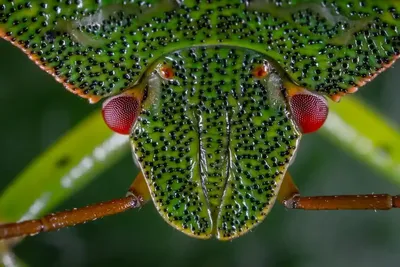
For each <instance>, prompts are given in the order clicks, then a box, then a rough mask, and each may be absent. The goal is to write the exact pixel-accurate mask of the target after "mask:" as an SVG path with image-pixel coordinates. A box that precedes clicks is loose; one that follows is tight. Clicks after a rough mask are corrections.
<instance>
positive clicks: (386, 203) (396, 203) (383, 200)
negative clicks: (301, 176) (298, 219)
mask: <svg viewBox="0 0 400 267" xmlns="http://www.w3.org/2000/svg"><path fill="white" fill-rule="evenodd" d="M278 200H279V201H280V202H281V203H282V204H283V205H284V206H285V207H286V208H288V209H303V210H389V209H392V208H400V196H391V195H388V194H369V195H337V196H311V197H302V196H300V193H299V190H298V189H297V187H296V185H295V184H294V182H293V180H292V177H291V176H290V174H289V172H286V174H285V177H284V180H283V182H282V185H281V190H280V191H279V194H278Z"/></svg>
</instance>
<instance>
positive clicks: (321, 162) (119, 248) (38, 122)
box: [0, 40, 400, 267]
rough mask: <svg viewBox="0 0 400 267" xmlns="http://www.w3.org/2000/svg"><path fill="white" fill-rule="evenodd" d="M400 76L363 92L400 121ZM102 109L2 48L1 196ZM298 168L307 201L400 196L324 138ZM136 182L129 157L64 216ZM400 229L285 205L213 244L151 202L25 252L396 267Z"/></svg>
mask: <svg viewBox="0 0 400 267" xmlns="http://www.w3.org/2000/svg"><path fill="white" fill-rule="evenodd" d="M399 74H400V65H398V66H397V67H396V65H395V67H394V68H391V69H390V70H389V71H387V72H385V73H383V74H382V75H380V76H379V77H378V78H377V79H376V80H374V81H373V82H372V83H371V84H369V85H368V86H366V87H364V88H362V90H361V91H360V92H359V93H358V94H357V95H358V96H359V97H361V98H363V99H364V100H365V101H366V102H368V103H369V104H370V105H372V106H374V107H376V108H377V109H378V110H379V111H381V112H382V113H383V114H384V115H385V116H387V117H388V118H389V119H391V120H393V121H395V122H396V123H399V122H400V112H399V111H400V105H399V100H400V96H399V95H398V92H399V89H398V87H399V83H400V75H399ZM330 104H331V105H332V104H333V103H330ZM98 107H99V105H89V104H88V102H87V101H86V100H84V99H80V98H79V97H77V96H74V95H73V94H71V93H69V92H67V91H66V90H65V89H63V87H62V86H61V85H60V84H58V83H56V82H55V81H54V80H53V78H52V77H51V76H49V75H48V74H46V73H45V72H43V71H41V70H40V69H39V68H38V67H36V66H35V65H34V64H33V63H32V62H30V61H29V60H28V58H27V57H26V56H25V55H23V54H22V52H20V51H19V50H18V49H17V48H14V47H12V46H11V45H10V44H9V43H6V42H5V41H1V40H0V123H1V124H0V129H1V130H0V151H1V152H0V178H1V179H0V189H3V188H4V187H5V186H7V184H8V183H9V182H10V181H11V180H12V179H13V177H15V176H16V175H17V174H18V173H19V172H20V171H21V170H22V169H23V168H24V167H25V166H27V165H28V164H29V163H30V161H31V160H32V159H33V158H35V156H37V155H38V154H39V153H41V152H43V151H45V150H46V148H48V147H49V146H50V145H51V144H53V142H55V141H56V140H57V139H58V138H59V137H61V136H62V135H63V134H65V133H66V132H67V131H68V130H69V129H71V128H72V127H74V125H76V124H77V123H78V122H79V121H80V120H81V119H83V118H84V117H85V116H86V115H88V114H90V112H91V111H93V110H95V109H97V108H98ZM349 116H351V115H349ZM371 130H379V129H371ZM397 149H400V148H397ZM290 170H291V173H292V175H293V177H294V179H295V180H296V181H297V183H298V185H299V187H300V189H301V191H302V193H303V195H331V194H355V193H372V192H375V193H391V194H400V187H399V186H398V185H395V184H392V183H390V182H388V181H387V180H386V179H385V178H384V177H383V176H382V175H380V173H378V172H376V171H373V170H372V169H370V168H369V167H368V166H367V165H366V164H364V163H363V162H359V161H357V160H355V159H354V158H353V157H351V156H350V155H348V154H347V153H346V152H345V151H343V150H340V149H339V148H338V147H337V146H336V145H335V144H334V143H331V142H329V141H327V140H326V139H324V138H323V137H322V136H321V135H319V134H312V135H308V136H305V137H304V138H303V140H302V142H301V145H300V149H299V153H298V155H297V159H296V162H295V163H294V165H293V166H292V167H291V169H290ZM135 175H136V170H135V168H134V164H133V162H132V159H131V156H130V155H129V154H128V155H126V157H125V158H124V159H123V160H122V161H120V162H119V163H118V164H116V165H115V166H114V167H113V168H111V169H109V170H108V171H106V172H105V173H103V174H102V175H101V176H99V177H98V178H97V179H96V180H95V181H94V182H93V183H91V184H90V185H89V186H87V187H86V188H84V189H83V190H81V191H80V192H79V193H77V194H75V195H74V196H72V197H71V198H70V199H68V200H67V201H66V202H64V203H62V204H60V205H59V206H58V207H57V209H56V210H63V209H67V208H72V207H79V206H83V205H85V204H89V203H93V202H98V201H102V200H108V199H112V198H116V197H120V196H124V195H125V192H126V189H127V187H128V186H129V185H130V183H131V181H132V179H133V178H134V177H135ZM399 175H400V174H399ZM21 197H23V196H21ZM10 205H12V203H10ZM0 217H1V215H0ZM399 222H400V210H392V211H377V212H375V211H314V212H312V211H296V210H286V209H284V208H283V207H282V206H281V205H280V204H277V205H276V206H275V207H274V208H273V210H272V211H271V213H270V214H269V216H268V217H267V219H266V220H265V221H264V222H263V223H262V224H260V225H259V226H258V227H256V229H255V230H254V231H253V232H251V233H248V234H246V235H245V236H243V237H241V238H239V239H235V240H233V241H231V242H220V241H216V240H208V241H203V240H196V239H192V238H189V237H187V236H186V235H184V234H181V233H179V232H178V231H176V230H174V229H173V228H172V227H170V226H169V225H167V224H166V223H165V222H164V220H163V219H162V218H161V217H160V216H159V215H158V213H157V211H156V210H155V208H154V207H153V205H152V203H150V204H149V205H147V206H145V207H144V208H143V209H141V210H140V211H131V212H127V213H125V214H121V215H116V216H112V217H109V218H105V219H102V220H97V221H95V222H91V223H88V224H85V225H80V226H76V227H73V228H68V229H64V230H61V231H58V232H53V233H43V234H40V235H37V236H34V237H30V238H27V239H26V240H24V241H23V242H22V243H20V244H19V245H18V246H17V247H16V248H15V252H16V254H17V255H18V257H20V258H21V259H23V260H24V261H25V262H26V263H28V264H29V265H30V266H38V267H45V266H58V267H65V266H77V267H78V266H174V267H177V266H191V267H195V266H199V267H200V266H221V267H222V266H267V267H272V266H283V267H286V266H288V267H289V266H299V267H303V266H304V267H314V266H316V267H319V266H326V267H328V266H329V267H330V266H335V267H336V266H364V267H368V266H371V267H372V266H373V267H375V266H385V267H387V266H398V265H399V262H400V227H399Z"/></svg>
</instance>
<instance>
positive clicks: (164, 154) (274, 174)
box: [0, 0, 400, 240]
mask: <svg viewBox="0 0 400 267" xmlns="http://www.w3.org/2000/svg"><path fill="white" fill-rule="evenodd" d="M115 2H116V3H115ZM336 2H337V1H323V2H319V1H314V2H310V1H297V2H296V3H292V2H290V1H287V2H284V3H282V2H281V1H266V0H265V1H264V0H253V1H244V0H234V1H232V0H231V1H223V0H221V1H190V0H184V1H174V0H159V1H150V0H149V1H141V2H137V1H132V2H129V3H126V2H125V1H121V2H118V1H114V2H113V4H110V3H108V4H107V3H103V4H102V5H101V6H99V5H98V4H97V2H96V1H93V2H90V1H88V2H84V3H78V2H74V3H72V2H71V1H66V2H62V3H59V2H50V3H37V2H34V3H32V2H26V3H19V2H18V1H7V2H2V3H0V18H1V21H0V36H2V37H3V38H4V39H6V40H9V41H11V42H12V43H13V44H15V45H16V46H18V47H20V48H21V49H22V50H23V51H24V52H25V53H26V54H28V56H29V57H30V58H31V59H32V60H34V61H35V62H36V63H37V64H38V65H39V66H40V67H41V68H42V69H44V70H45V71H47V72H49V73H50V74H52V75H53V76H54V77H55V78H56V79H57V80H58V81H59V82H61V83H63V84H64V85H65V87H66V88H67V89H69V90H70V91H71V92H73V93H74V94H77V95H80V96H81V97H84V98H87V99H89V100H90V101H91V102H92V103H95V102H97V101H99V100H100V99H102V98H105V97H109V98H108V99H106V100H105V101H104V102H103V109H102V114H103V117H104V121H105V123H106V124H107V125H108V126H109V127H110V129H112V130H113V131H115V132H118V133H121V134H128V135H129V136H130V140H131V145H132V149H133V152H134V159H135V161H136V162H137V164H138V165H139V166H140V169H141V173H140V174H139V175H138V176H137V178H136V179H135V180H134V182H133V183H132V185H131V187H130V190H129V193H128V195H127V196H126V197H123V198H121V199H116V200H112V201H109V202H103V203H99V204H94V205H92V206H88V207H85V208H80V209H75V210H72V211H65V212H60V213H56V214H52V215H48V216H45V217H43V218H42V219H38V220H31V221H25V222H18V223H11V224H4V225H2V226H0V238H3V239H4V238H11V237H16V236H25V235H29V234H36V233H39V232H42V231H51V230H55V229H59V228H62V227H66V226H70V225H75V224H78V223H83V222H86V221H88V220H93V219H97V218H101V217H103V216H107V215H112V214H116V213H120V212H123V211H126V210H128V209H132V208H138V207H140V206H142V205H144V204H145V203H146V202H147V201H149V200H150V199H151V200H152V201H153V203H154V205H155V206H156V208H157V210H158V211H159V213H160V214H161V216H162V217H163V218H164V219H165V220H166V221H167V222H168V223H169V224H171V226H173V227H175V228H176V229H178V230H179V231H181V232H183V233H185V234H187V235H190V236H193V237H197V238H203V239H206V238H210V237H212V236H215V237H216V238H218V239H220V240H231V239H233V238H236V237H238V236H240V235H242V234H244V233H246V232H248V231H249V230H251V229H252V228H253V227H255V226H256V225H257V224H258V223H260V222H261V221H262V220H263V219H264V218H265V217H266V216H267V214H268V212H269V211H270V209H271V207H272V206H273V204H274V203H275V200H276V199H278V200H279V201H281V202H282V203H283V204H284V205H285V206H286V207H287V208H293V209H306V210H310V209H320V210H327V209H390V208H398V207H400V200H399V197H397V196H390V195H386V194H380V195H378V194H373V195H347V196H325V197H302V196H300V195H299V192H298V190H297V188H296V186H295V184H294V183H293V181H292V179H291V177H290V175H289V173H288V171H287V169H288V167H289V165H290V164H291V162H292V161H293V159H294V155H295V152H296V149H297V147H298V144H299V142H300V138H301V136H302V134H305V133H312V132H315V131H317V130H318V129H319V128H320V127H321V126H322V125H323V123H324V121H325V120H326V117H327V115H328V104H327V101H326V98H325V97H329V98H331V99H332V100H334V101H338V100H339V99H340V97H342V96H343V95H345V94H346V93H353V92H355V91H356V90H357V88H358V87H359V86H362V85H363V84H365V83H366V82H367V81H369V80H371V79H373V78H374V77H375V76H376V75H377V73H379V72H381V71H383V70H384V69H386V68H387V67H388V66H389V65H391V64H392V63H393V62H394V61H395V60H396V59H397V57H398V55H399V42H398V38H399V35H398V32H397V27H398V26H399V24H400V22H399V16H398V8H400V7H399V3H398V2H397V1H386V2H382V3H379V4H376V3H374V2H373V1H372V0H371V1H364V2H363V4H361V5H358V4H357V3H358V2H356V1H346V3H341V2H340V3H336ZM350 7H351V10H350V9H349V8H350Z"/></svg>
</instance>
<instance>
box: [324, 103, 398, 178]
mask: <svg viewBox="0 0 400 267" xmlns="http://www.w3.org/2000/svg"><path fill="white" fill-rule="evenodd" d="M329 107H330V113H329V117H328V119H327V121H326V123H325V125H324V127H323V128H322V129H321V130H320V133H321V134H322V135H323V136H325V137H326V138H328V139H329V140H331V141H333V142H334V143H335V144H336V145H338V146H340V147H341V148H343V149H344V150H346V151H347V152H349V153H351V154H353V155H354V156H355V157H357V158H358V159H360V160H362V161H363V162H365V163H366V164H368V165H369V166H370V167H371V168H374V169H375V170H377V171H378V172H379V173H380V174H381V175H383V176H385V177H386V178H388V179H390V180H391V181H393V182H395V183H397V184H399V185H400V175H399V173H400V149H399V148H400V131H399V129H398V127H397V126H395V125H394V123H392V122H389V121H387V120H386V119H385V118H384V117H383V116H382V115H381V114H379V113H378V112H377V111H375V110H374V109H373V108H372V107H371V106H368V105H366V104H365V103H363V102H362V101H361V100H359V99H358V98H356V97H354V96H347V97H345V98H343V100H342V101H341V102H340V103H331V105H330V106H329Z"/></svg>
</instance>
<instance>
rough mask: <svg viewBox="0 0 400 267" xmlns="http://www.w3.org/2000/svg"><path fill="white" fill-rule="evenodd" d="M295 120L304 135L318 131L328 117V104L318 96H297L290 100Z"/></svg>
mask: <svg viewBox="0 0 400 267" xmlns="http://www.w3.org/2000/svg"><path fill="white" fill-rule="evenodd" d="M289 102H290V108H291V109H292V113H293V117H294V120H295V121H296V123H297V125H298V126H299V128H300V130H301V132H302V133H312V132H315V131H317V130H318V129H319V128H321V126H322V125H323V124H324V122H325V120H326V118H327V117H328V111H329V109H328V104H327V102H326V100H325V98H324V97H323V96H320V95H317V94H295V95H293V96H292V97H291V98H290V101H289Z"/></svg>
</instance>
